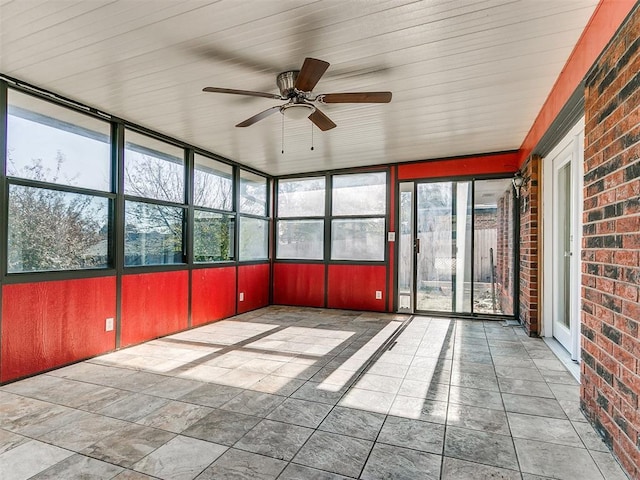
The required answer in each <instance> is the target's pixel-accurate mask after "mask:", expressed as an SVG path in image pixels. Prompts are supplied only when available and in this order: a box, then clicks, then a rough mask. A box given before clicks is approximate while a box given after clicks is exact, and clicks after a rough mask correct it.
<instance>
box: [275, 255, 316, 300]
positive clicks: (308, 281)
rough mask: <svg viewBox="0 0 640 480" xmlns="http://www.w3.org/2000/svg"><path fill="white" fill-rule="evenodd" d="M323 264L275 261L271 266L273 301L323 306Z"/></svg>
mask: <svg viewBox="0 0 640 480" xmlns="http://www.w3.org/2000/svg"><path fill="white" fill-rule="evenodd" d="M324 277H325V266H324V265H323V264H318V263H307V264H300V263H276V264H275V265H274V267H273V303H274V304H276V305H297V306H303V307H324V283H325V282H324V280H325V278H324Z"/></svg>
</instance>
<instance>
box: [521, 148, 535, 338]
mask: <svg viewBox="0 0 640 480" xmlns="http://www.w3.org/2000/svg"><path fill="white" fill-rule="evenodd" d="M521 172H522V176H523V177H524V178H525V181H526V183H525V185H524V186H523V187H522V190H521V193H520V206H521V208H520V272H519V274H520V323H522V325H523V326H524V329H525V331H526V332H527V334H528V335H530V336H536V335H538V333H539V331H540V330H539V315H538V220H539V219H538V201H539V199H538V197H539V195H538V194H539V187H538V178H539V174H540V157H538V156H536V155H532V156H530V157H529V158H528V159H527V161H526V162H525V164H524V165H523V166H522V168H521Z"/></svg>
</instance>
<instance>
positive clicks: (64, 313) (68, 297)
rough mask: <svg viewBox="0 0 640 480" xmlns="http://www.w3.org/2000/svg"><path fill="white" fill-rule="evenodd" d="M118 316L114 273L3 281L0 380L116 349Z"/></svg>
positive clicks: (29, 373)
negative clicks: (113, 327)
mask: <svg viewBox="0 0 640 480" xmlns="http://www.w3.org/2000/svg"><path fill="white" fill-rule="evenodd" d="M115 315H116V280H115V277H101V278H88V279H78V280H63V281H52V282H38V283H23V284H18V285H5V286H4V287H3V289H2V352H1V354H2V355H1V359H0V381H2V382H6V381H9V380H14V379H16V378H20V377H24V376H27V375H32V374H35V373H37V372H41V371H43V370H49V369H51V368H55V367H58V366H61V365H65V364H68V363H72V362H75V361H78V360H82V359H84V358H88V357H92V356H95V355H98V354H100V353H104V352H107V351H109V350H113V349H114V348H115V331H111V332H106V331H105V320H106V319H107V318H115Z"/></svg>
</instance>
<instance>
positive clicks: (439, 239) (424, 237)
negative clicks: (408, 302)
mask: <svg viewBox="0 0 640 480" xmlns="http://www.w3.org/2000/svg"><path fill="white" fill-rule="evenodd" d="M471 197H472V196H471V182H434V183H421V184H418V185H417V189H416V247H415V254H416V310H425V311H438V312H466V313H470V312H471V283H470V280H471V267H470V259H471V241H470V239H471V228H470V227H471V203H470V202H471Z"/></svg>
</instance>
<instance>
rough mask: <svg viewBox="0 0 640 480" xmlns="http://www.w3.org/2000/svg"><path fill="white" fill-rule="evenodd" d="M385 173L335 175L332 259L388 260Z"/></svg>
mask: <svg viewBox="0 0 640 480" xmlns="http://www.w3.org/2000/svg"><path fill="white" fill-rule="evenodd" d="M386 205H387V174H386V173H385V172H372V173H358V174H347V175H335V176H334V177H333V188H332V217H331V259H332V260H356V261H377V262H381V261H384V259H385V246H386V242H385V231H386V227H385V226H386V211H387V207H386Z"/></svg>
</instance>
